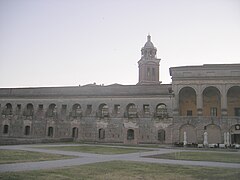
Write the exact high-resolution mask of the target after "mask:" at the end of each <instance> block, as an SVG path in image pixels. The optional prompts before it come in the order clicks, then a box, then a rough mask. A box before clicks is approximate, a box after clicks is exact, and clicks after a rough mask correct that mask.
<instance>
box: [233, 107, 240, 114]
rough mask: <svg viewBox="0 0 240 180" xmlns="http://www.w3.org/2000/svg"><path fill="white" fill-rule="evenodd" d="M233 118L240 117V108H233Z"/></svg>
mask: <svg viewBox="0 0 240 180" xmlns="http://www.w3.org/2000/svg"><path fill="white" fill-rule="evenodd" d="M234 111H235V116H240V108H235V109H234Z"/></svg>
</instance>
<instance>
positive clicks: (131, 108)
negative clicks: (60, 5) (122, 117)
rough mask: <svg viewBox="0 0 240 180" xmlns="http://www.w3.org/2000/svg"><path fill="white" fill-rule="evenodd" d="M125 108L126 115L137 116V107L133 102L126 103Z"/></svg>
mask: <svg viewBox="0 0 240 180" xmlns="http://www.w3.org/2000/svg"><path fill="white" fill-rule="evenodd" d="M126 109H127V116H128V117H129V118H134V117H137V108H136V105H135V104H133V103H130V104H128V105H127V108H126Z"/></svg>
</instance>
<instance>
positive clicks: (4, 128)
mask: <svg viewBox="0 0 240 180" xmlns="http://www.w3.org/2000/svg"><path fill="white" fill-rule="evenodd" d="M8 129H9V126H8V125H4V126H3V134H8Z"/></svg>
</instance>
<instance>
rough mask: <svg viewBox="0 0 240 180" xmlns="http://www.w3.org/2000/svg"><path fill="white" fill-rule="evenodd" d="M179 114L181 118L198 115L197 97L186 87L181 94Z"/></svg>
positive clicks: (193, 91) (191, 89) (192, 90)
mask: <svg viewBox="0 0 240 180" xmlns="http://www.w3.org/2000/svg"><path fill="white" fill-rule="evenodd" d="M179 113H180V116H196V115H197V96H196V92H195V90H194V89H193V88H191V87H184V88H182V89H181V90H180V92H179Z"/></svg>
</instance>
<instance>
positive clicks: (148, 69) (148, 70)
mask: <svg viewBox="0 0 240 180" xmlns="http://www.w3.org/2000/svg"><path fill="white" fill-rule="evenodd" d="M149 76H150V68H147V77H149Z"/></svg>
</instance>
